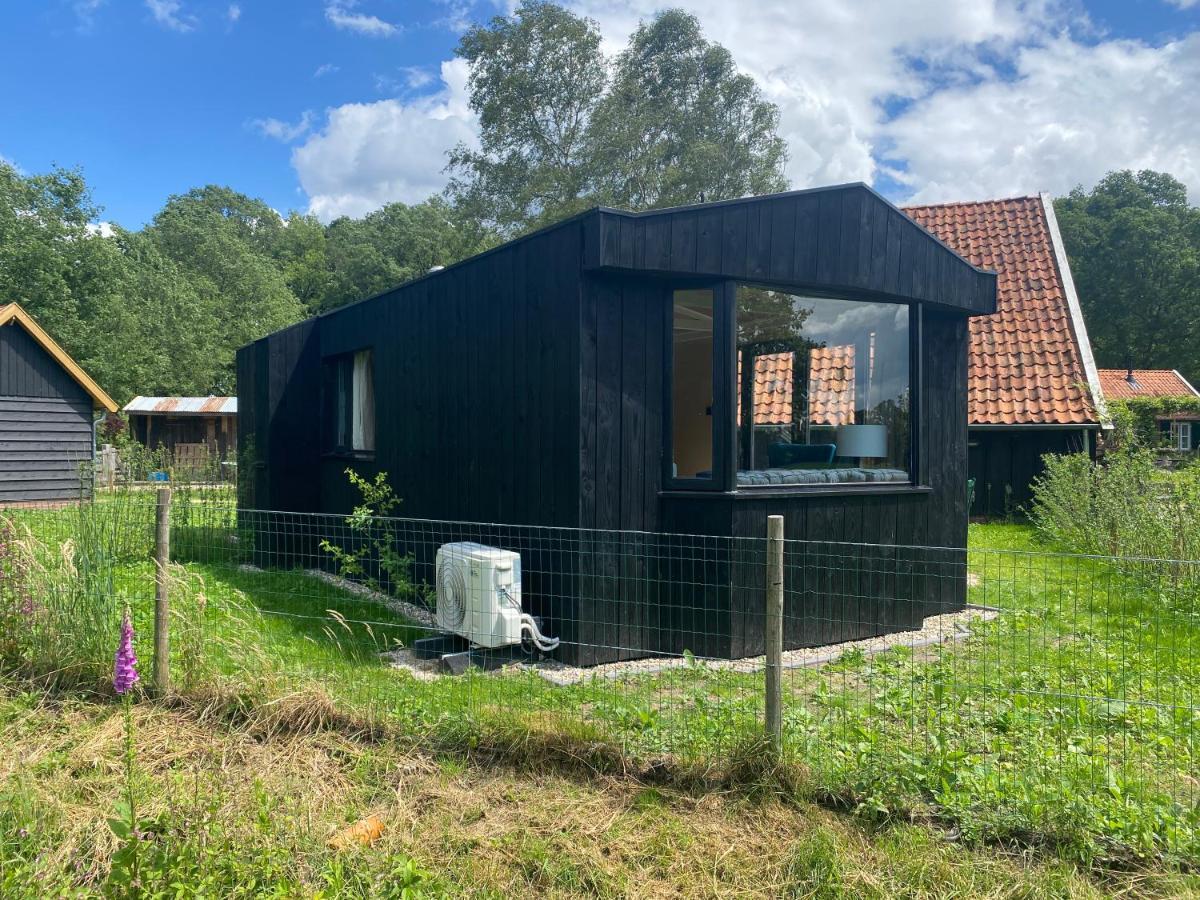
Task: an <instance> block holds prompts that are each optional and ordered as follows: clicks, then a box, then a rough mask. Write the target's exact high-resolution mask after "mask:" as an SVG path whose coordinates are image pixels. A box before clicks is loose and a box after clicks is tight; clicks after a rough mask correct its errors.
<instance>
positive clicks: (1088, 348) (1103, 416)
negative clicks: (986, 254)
mask: <svg viewBox="0 0 1200 900" xmlns="http://www.w3.org/2000/svg"><path fill="white" fill-rule="evenodd" d="M1038 199H1039V200H1041V201H1042V213H1043V214H1044V215H1045V216H1046V227H1047V228H1049V229H1050V243H1051V244H1052V245H1053V246H1054V261H1055V263H1057V265H1058V277H1059V279H1061V281H1062V286H1063V293H1065V294H1066V295H1067V307H1068V308H1069V309H1070V310H1071V327H1072V329H1073V330H1074V332H1075V343H1076V344H1077V345H1078V346H1079V356H1080V359H1081V361H1082V362H1083V373H1084V377H1086V378H1087V383H1088V389H1089V390H1090V391H1091V392H1092V405H1093V406H1094V407H1095V409H1096V415H1097V416H1099V417H1100V423H1101V425H1102V426H1103V427H1104V428H1106V429H1108V428H1112V423H1111V422H1110V421H1109V418H1108V406H1107V404H1106V403H1105V402H1104V392H1103V391H1102V390H1101V389H1100V375H1099V374H1098V373H1097V372H1096V359H1095V357H1094V356H1093V355H1092V342H1091V341H1090V340H1089V339H1088V333H1087V325H1085V324H1084V321H1083V309H1082V308H1081V307H1080V305H1079V295H1078V294H1077V293H1075V279H1073V278H1072V277H1071V263H1070V262H1069V261H1068V260H1067V248H1066V246H1065V245H1064V244H1063V239H1062V234H1061V233H1060V232H1059V230H1058V218H1057V217H1056V216H1055V215H1054V198H1053V197H1051V196H1050V195H1049V194H1047V193H1045V192H1043V193H1041V194H1038Z"/></svg>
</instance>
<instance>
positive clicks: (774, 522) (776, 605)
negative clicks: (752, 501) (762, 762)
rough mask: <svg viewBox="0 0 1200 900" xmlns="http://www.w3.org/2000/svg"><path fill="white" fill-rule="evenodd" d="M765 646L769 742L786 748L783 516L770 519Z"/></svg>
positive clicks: (777, 746) (768, 522) (764, 623)
mask: <svg viewBox="0 0 1200 900" xmlns="http://www.w3.org/2000/svg"><path fill="white" fill-rule="evenodd" d="M763 630H764V637H765V642H766V653H767V656H766V666H765V671H766V690H767V697H766V700H767V715H766V730H767V740H768V741H769V742H770V744H771V747H772V748H773V749H775V750H776V751H778V750H779V749H780V748H781V747H782V744H783V679H782V676H783V516H767V607H766V616H765V617H764V622H763Z"/></svg>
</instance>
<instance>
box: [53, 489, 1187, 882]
mask: <svg viewBox="0 0 1200 900" xmlns="http://www.w3.org/2000/svg"><path fill="white" fill-rule="evenodd" d="M56 515H57V516H58V518H55V517H54V516H53V515H50V514H42V513H39V514H38V518H35V519H30V521H31V522H32V523H33V527H35V528H37V529H38V530H39V531H40V532H41V533H42V534H46V535H49V534H51V533H54V534H57V535H58V536H60V537H61V536H62V534H65V533H69V532H71V531H72V530H74V531H78V530H80V529H81V528H83V527H84V526H83V525H81V524H80V523H79V522H75V523H74V524H73V523H72V522H71V521H70V517H71V516H73V515H76V514H75V513H73V512H70V511H64V512H62V513H58V514H56ZM84 518H86V516H85V517H84ZM95 518H96V519H98V520H102V519H103V515H98V516H96V517H95ZM232 524H233V523H232V520H231V519H228V520H224V519H223V520H219V521H217V522H215V523H214V522H213V521H212V520H211V519H203V520H202V521H200V520H196V521H187V522H177V528H176V534H178V535H181V536H182V539H181V540H177V541H176V544H175V548H176V550H177V553H178V555H179V557H180V558H183V559H188V558H189V557H190V558H197V557H198V558H202V559H204V560H206V561H205V562H185V563H184V564H183V565H182V566H181V567H180V569H179V570H178V571H177V572H176V573H175V576H174V577H175V584H174V588H173V591H172V597H173V599H172V602H173V610H174V613H175V624H174V625H173V640H174V647H175V650H174V654H173V667H174V668H173V676H174V681H175V683H176V685H177V686H178V687H180V689H181V690H183V691H185V692H191V693H196V694H201V693H213V692H217V693H221V694H223V695H224V696H232V697H236V698H240V701H239V702H242V703H243V704H245V705H263V704H268V705H269V701H271V700H272V699H273V698H277V697H280V696H284V695H287V694H292V693H303V694H305V695H306V696H312V695H313V694H314V693H319V694H320V695H323V696H324V697H326V698H327V699H328V701H329V702H330V703H331V704H332V707H331V708H333V709H335V710H337V711H338V712H339V714H341V715H344V716H345V717H346V720H347V721H349V722H360V723H366V724H371V725H375V726H380V727H383V728H385V729H387V730H388V733H389V734H393V735H397V736H403V737H405V738H406V739H408V740H411V741H416V742H417V743H418V744H420V745H424V746H427V747H437V748H441V749H443V750H447V751H452V750H453V749H454V748H463V749H467V748H470V747H473V746H495V745H498V744H500V743H503V744H504V745H505V746H507V747H509V748H517V749H518V750H519V749H520V748H522V747H524V748H526V752H530V753H535V752H536V748H537V747H541V746H544V745H546V744H548V743H554V745H555V746H556V747H558V748H560V749H564V748H565V752H568V753H575V755H577V756H580V757H582V758H584V759H587V760H591V759H593V756H592V754H595V753H596V748H598V747H603V748H608V750H610V751H611V753H608V755H606V756H604V757H603V758H604V759H608V760H611V759H613V758H616V757H619V758H622V759H628V760H630V761H631V764H632V765H634V767H635V768H636V767H637V766H639V765H642V766H644V765H649V764H653V763H656V762H657V761H659V760H668V761H670V762H671V763H672V764H673V765H678V766H679V767H680V770H681V771H682V770H685V769H689V768H690V769H691V770H694V769H695V768H696V767H697V766H702V765H705V764H710V765H712V766H713V767H715V768H718V769H719V768H721V766H723V765H726V764H728V763H729V762H730V760H734V761H741V760H743V758H744V755H745V753H746V749H747V748H748V747H753V742H754V740H755V739H756V738H757V736H758V734H759V729H760V727H761V726H760V721H761V716H762V700H761V690H762V685H761V680H762V676H761V674H741V673H736V672H732V671H729V670H718V669H713V668H709V667H707V666H705V665H703V664H700V663H696V664H692V665H688V666H686V667H680V668H675V669H671V670H669V671H664V672H660V673H657V674H649V675H642V676H637V677H627V678H623V679H619V680H611V679H594V680H586V681H583V682H580V683H578V684H573V685H569V686H558V685H553V684H551V683H549V682H547V681H546V680H544V679H542V678H541V677H539V676H538V675H536V674H535V673H532V672H529V671H507V672H505V673H498V674H478V673H475V674H469V675H466V676H462V677H455V678H439V679H436V680H433V681H426V680H418V679H416V678H414V677H413V676H412V675H411V674H409V673H408V672H406V671H400V670H396V669H394V668H392V667H390V666H389V665H388V664H387V663H386V662H385V661H384V660H382V659H381V657H380V653H381V652H383V651H385V650H388V649H391V648H394V647H396V646H399V645H403V644H407V643H409V642H411V640H412V639H413V637H414V636H416V634H417V632H416V631H414V629H413V628H412V627H411V625H410V624H409V623H408V622H406V621H405V620H403V619H402V618H401V617H400V616H398V615H397V614H395V613H393V612H391V611H390V610H389V609H388V608H386V607H384V606H382V605H380V604H378V603H375V602H372V601H369V600H363V599H361V598H359V597H357V596H355V595H353V594H350V593H347V592H345V591H342V590H339V589H337V588H334V587H332V586H330V585H328V584H325V583H324V582H322V581H320V580H318V579H315V578H313V577H310V576H308V575H305V574H303V573H302V572H298V571H287V572H280V571H253V570H247V569H245V568H243V567H239V566H238V564H237V563H238V559H239V556H240V550H239V548H238V546H237V542H236V540H235V538H236V532H235V531H234V530H233V528H232ZM68 526H69V527H68ZM86 527H88V528H93V529H97V528H100V529H102V528H103V521H99V522H97V521H93V522H91V523H90V524H89V525H87V526H86ZM54 529H58V531H57V532H55V531H54ZM122 539H123V540H124V541H125V542H126V543H127V544H130V543H131V544H132V545H134V546H132V549H130V551H129V552H127V553H124V554H123V555H122V559H121V560H120V561H117V562H113V563H111V564H110V565H108V566H107V568H105V567H104V566H101V567H100V568H102V569H104V576H105V577H106V578H107V579H108V582H107V583H109V584H111V591H112V593H113V594H114V595H115V596H117V597H122V598H128V599H129V601H130V603H131V606H132V610H133V614H134V617H135V623H136V625H137V630H138V634H139V652H140V654H141V655H142V657H143V660H146V659H148V658H149V649H150V644H149V636H150V634H151V619H150V617H151V596H152V580H153V569H152V566H151V564H150V563H149V562H147V561H144V554H143V553H141V551H140V550H139V547H140V544H138V543H137V542H139V541H148V540H149V536H148V535H147V534H144V533H143V532H141V531H139V532H137V533H136V535H134V536H133V537H129V536H125V537H123V538H122ZM49 543H51V544H53V543H54V542H53V541H49ZM87 543H88V542H87V541H84V540H81V541H80V545H81V546H82V545H86V544H87ZM971 544H972V554H971V558H970V570H971V576H972V577H971V579H970V582H969V583H970V587H969V599H970V601H971V602H973V603H977V604H980V605H983V606H989V607H999V608H1000V609H1001V613H1000V615H999V616H998V617H997V618H996V619H994V620H992V621H991V622H988V623H986V624H976V625H973V626H972V634H971V636H970V637H969V638H968V639H966V640H962V641H956V642H953V643H947V644H943V645H939V646H935V647H928V648H922V649H917V650H910V649H908V648H896V649H892V650H890V651H888V652H886V653H882V654H878V655H873V656H867V655H865V654H862V653H850V654H847V655H846V656H844V657H843V658H842V659H841V660H839V661H837V662H835V663H832V664H828V665H825V666H823V667H821V668H816V669H794V670H789V671H788V672H787V674H786V680H785V692H786V693H785V698H786V699H785V747H784V754H785V758H786V760H787V762H788V763H789V764H790V765H791V766H793V767H794V768H795V769H796V771H797V772H801V773H803V777H802V778H800V779H799V780H798V781H797V782H789V784H798V785H799V787H798V788H797V790H798V791H799V792H800V795H801V797H802V799H804V800H805V801H818V802H820V803H822V804H824V805H825V806H829V807H833V808H839V809H844V810H847V811H850V812H853V813H855V814H856V815H857V816H858V817H859V818H860V819H861V820H862V821H863V822H864V823H868V824H871V825H873V826H874V825H877V824H879V823H887V822H897V821H910V822H911V821H916V822H925V823H927V824H929V825H932V826H935V827H936V828H938V829H941V830H945V831H947V832H948V833H951V834H953V835H954V836H955V837H956V838H957V839H958V840H960V841H963V842H966V843H967V844H968V845H970V846H985V845H993V844H995V843H997V842H1000V843H1004V844H1014V843H1015V844H1017V845H1021V846H1027V847H1028V846H1032V847H1037V848H1040V849H1042V850H1045V851H1047V852H1050V853H1052V854H1053V855H1054V856H1055V857H1057V858H1066V859H1073V860H1077V861H1080V862H1082V863H1085V864H1088V865H1101V866H1108V867H1111V866H1128V865H1133V866H1139V867H1141V866H1147V865H1150V866H1157V867H1160V868H1161V867H1166V868H1168V869H1169V868H1171V867H1173V866H1176V865H1195V864H1196V862H1197V860H1200V810H1198V799H1200V787H1198V785H1197V781H1196V774H1195V773H1196V772H1197V771H1200V758H1198V757H1200V712H1198V711H1197V710H1198V707H1200V618H1198V617H1197V607H1196V600H1195V597H1194V595H1191V594H1189V593H1188V592H1187V591H1185V590H1182V589H1180V588H1178V587H1164V582H1163V581H1162V580H1161V579H1149V578H1147V577H1146V572H1145V571H1140V572H1139V571H1132V572H1118V571H1116V570H1114V569H1113V568H1112V567H1111V566H1109V565H1107V564H1105V563H1101V562H1098V561H1093V560H1086V559H1079V558H1074V557H1065V556H1060V555H1054V554H1051V553H1049V552H1047V550H1048V548H1044V547H1040V546H1038V545H1037V543H1036V539H1035V536H1034V535H1033V533H1032V532H1031V531H1030V530H1029V529H1027V528H1024V527H1020V526H1011V525H1005V526H1000V525H989V526H972V532H971ZM148 546H149V544H148V543H147V544H146V547H147V548H148ZM214 548H227V551H226V550H225V549H222V552H221V553H220V554H215V553H214V552H213V550H214ZM201 551H203V552H201ZM139 555H141V560H139V559H138V557H139ZM109 618H110V620H111V611H110V614H109ZM90 627H92V628H93V629H97V630H100V631H103V630H104V627H109V628H111V627H112V625H111V621H110V622H108V623H104V622H100V621H99V620H96V621H93V622H92V624H91V626H90ZM113 634H115V631H112V630H108V631H107V634H106V638H107V639H106V640H102V641H100V643H99V645H103V646H107V645H108V644H110V643H111V640H112V638H111V635H113ZM99 645H98V646H99ZM102 658H103V657H102ZM103 664H105V665H106V664H107V663H103ZM97 671H99V672H102V671H103V668H102V665H101V668H99V669H97ZM535 738H536V740H535ZM570 748H575V749H574V750H571V749H570ZM606 752H607V751H606ZM595 758H599V757H595Z"/></svg>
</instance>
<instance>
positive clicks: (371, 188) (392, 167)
mask: <svg viewBox="0 0 1200 900" xmlns="http://www.w3.org/2000/svg"><path fill="white" fill-rule="evenodd" d="M441 77H442V88H441V90H439V91H437V92H436V93H434V94H431V95H428V96H425V97H421V98H418V99H415V100H412V101H411V102H401V101H400V100H395V99H390V100H380V101H378V102H376V103H348V104H346V105H344V106H339V107H336V108H334V109H331V110H330V111H329V117H328V121H327V123H326V125H325V127H324V128H323V129H322V130H321V131H319V132H316V133H314V134H312V135H311V136H310V137H309V138H308V140H306V141H305V142H304V143H303V144H302V145H301V146H299V147H297V148H296V149H295V150H294V151H292V164H293V166H295V169H296V172H297V174H298V175H299V176H300V184H301V186H302V187H303V189H304V191H305V193H306V194H307V195H308V198H309V212H311V213H313V214H315V215H317V216H318V217H319V218H321V219H322V220H323V221H329V220H330V219H334V218H336V217H338V216H342V215H350V216H361V215H364V214H366V213H368V212H370V211H371V210H373V209H378V208H379V207H380V206H382V205H383V204H385V203H388V202H391V201H394V200H401V201H404V202H406V203H417V202H420V201H422V200H424V199H426V198H427V197H428V196H429V195H430V194H433V193H436V192H437V191H440V190H441V189H442V188H443V187H444V186H445V184H446V176H445V174H444V172H443V169H444V168H445V165H446V151H447V150H449V149H450V148H451V147H453V146H454V145H455V144H457V143H459V142H460V141H465V142H466V143H468V144H471V145H474V144H475V143H476V138H475V119H474V115H473V113H472V112H471V110H470V107H469V106H468V105H467V92H466V82H467V67H466V65H465V63H463V62H462V61H461V60H453V61H449V62H445V63H443V64H442V69H441Z"/></svg>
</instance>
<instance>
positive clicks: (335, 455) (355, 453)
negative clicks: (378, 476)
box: [321, 450, 375, 462]
mask: <svg viewBox="0 0 1200 900" xmlns="http://www.w3.org/2000/svg"><path fill="white" fill-rule="evenodd" d="M321 459H348V460H357V461H358V462H371V461H372V460H374V459H375V451H374V450H326V451H325V452H324V453H322V454H321Z"/></svg>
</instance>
